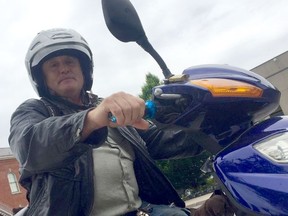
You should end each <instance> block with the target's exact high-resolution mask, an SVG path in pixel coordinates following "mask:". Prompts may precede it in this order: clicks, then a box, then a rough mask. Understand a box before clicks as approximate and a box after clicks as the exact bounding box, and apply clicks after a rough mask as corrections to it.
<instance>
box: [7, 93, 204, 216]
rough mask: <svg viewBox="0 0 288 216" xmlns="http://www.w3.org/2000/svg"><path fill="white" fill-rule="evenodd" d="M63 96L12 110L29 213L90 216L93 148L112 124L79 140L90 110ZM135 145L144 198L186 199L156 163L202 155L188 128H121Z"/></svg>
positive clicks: (12, 142)
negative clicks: (180, 129)
mask: <svg viewBox="0 0 288 216" xmlns="http://www.w3.org/2000/svg"><path fill="white" fill-rule="evenodd" d="M97 102H98V99H97V97H94V100H93V101H92V102H90V103H89V104H88V105H87V106H77V105H74V104H71V103H69V102H66V101H63V100H61V99H59V100H58V99H56V100H49V99H45V100H37V99H29V100H27V101H25V102H24V103H23V104H21V105H20V106H19V107H18V108H17V110H16V111H15V112H14V113H13V115H12V118H11V128H10V132H11V133H10V136H9V143H10V146H11V149H12V151H13V153H14V155H15V157H16V158H17V160H18V161H19V164H20V174H21V177H20V184H21V185H22V186H23V187H24V188H26V190H27V199H28V201H29V207H28V211H27V213H26V215H37V216H39V215H41V216H45V215H53V216H57V215H61V216H65V215H73V216H74V215H75V216H81V215H83V216H86V215H87V216H88V215H89V213H90V211H91V208H92V205H93V202H94V200H93V195H94V191H93V163H92V150H93V148H95V147H97V145H99V144H101V143H103V141H104V140H105V139H106V136H107V128H105V127H104V128H101V129H98V130H95V131H94V132H93V133H92V134H91V135H90V136H89V137H88V138H87V139H86V140H85V141H84V142H80V136H81V130H82V128H83V123H84V119H85V116H86V114H87V112H88V110H89V109H90V108H91V107H94V106H97ZM119 131H120V133H121V134H122V136H124V137H125V138H126V139H128V141H129V142H130V143H131V144H132V145H133V147H134V150H135V155H136V160H135V163H134V168H135V174H136V179H137V182H138V185H139V191H140V194H139V195H140V197H141V199H143V200H145V201H147V202H150V203H154V204H171V203H174V204H175V205H177V206H179V207H184V206H185V204H184V202H183V201H182V200H181V198H180V197H179V196H178V194H177V192H176V191H175V189H174V188H173V186H172V185H171V184H170V182H169V181H168V180H167V178H166V177H165V176H164V175H163V174H162V173H161V171H160V170H159V169H158V168H157V166H156V165H155V162H154V159H171V158H180V157H188V156H194V155H196V154H199V153H200V152H201V151H202V148H201V147H200V146H199V145H198V144H197V143H196V142H195V141H194V139H193V137H192V136H191V135H189V134H187V133H185V132H184V131H179V130H178V131H172V130H159V129H157V127H156V126H155V125H154V124H151V125H150V128H149V129H148V130H147V131H139V130H138V131H137V130H135V129H134V128H132V127H124V128H119Z"/></svg>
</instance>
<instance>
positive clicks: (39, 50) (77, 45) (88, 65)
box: [25, 28, 93, 96]
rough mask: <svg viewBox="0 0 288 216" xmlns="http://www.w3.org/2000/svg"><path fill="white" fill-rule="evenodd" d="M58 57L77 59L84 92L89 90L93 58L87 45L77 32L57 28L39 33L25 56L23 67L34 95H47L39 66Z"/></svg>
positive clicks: (91, 80) (91, 81)
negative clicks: (81, 72)
mask: <svg viewBox="0 0 288 216" xmlns="http://www.w3.org/2000/svg"><path fill="white" fill-rule="evenodd" d="M59 55H72V56H75V57H77V58H78V59H79V61H80V65H81V68H82V71H83V76H84V90H85V91H87V90H88V91H89V90H91V87H92V83H93V57H92V52H91V50H90V48H89V45H88V43H87V42H86V40H85V39H84V38H83V37H82V36H81V35H80V34H79V33H78V32H76V31H74V30H72V29H63V28H58V29H50V30H46V31H41V32H39V33H38V34H37V36H36V37H35V38H34V40H33V41H32V43H31V45H30V47H29V49H28V52H27V54H26V58H25V65H26V68H27V70H28V75H29V78H30V81H31V83H32V86H33V88H34V90H35V91H36V93H37V94H38V95H39V96H44V95H47V94H48V90H47V87H46V85H45V82H44V79H43V75H42V70H41V66H42V64H43V62H44V61H46V60H48V59H50V58H52V57H55V56H59Z"/></svg>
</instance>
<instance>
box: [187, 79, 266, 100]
mask: <svg viewBox="0 0 288 216" xmlns="http://www.w3.org/2000/svg"><path fill="white" fill-rule="evenodd" d="M190 82H191V83H192V84H194V85H198V86H201V87H203V88H207V89H208V90H209V91H210V92H211V94H212V95H213V96H214V97H249V98H259V97H261V96H262V94H263V90H262V89H260V88H258V87H257V86H254V85H251V84H249V83H245V82H241V81H237V80H230V79H219V78H211V79H210V78H208V79H199V80H190Z"/></svg>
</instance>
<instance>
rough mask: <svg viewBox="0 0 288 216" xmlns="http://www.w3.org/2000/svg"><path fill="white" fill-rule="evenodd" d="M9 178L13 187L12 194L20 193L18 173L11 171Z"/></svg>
mask: <svg viewBox="0 0 288 216" xmlns="http://www.w3.org/2000/svg"><path fill="white" fill-rule="evenodd" d="M7 178H8V182H9V186H10V189H11V193H12V194H15V193H19V192H20V188H19V185H18V182H17V178H16V175H15V174H14V173H12V172H10V173H8V175H7Z"/></svg>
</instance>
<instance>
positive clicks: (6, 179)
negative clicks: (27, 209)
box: [0, 148, 27, 216]
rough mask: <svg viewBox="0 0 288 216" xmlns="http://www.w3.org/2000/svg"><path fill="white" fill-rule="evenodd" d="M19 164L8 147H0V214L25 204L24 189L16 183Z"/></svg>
mask: <svg viewBox="0 0 288 216" xmlns="http://www.w3.org/2000/svg"><path fill="white" fill-rule="evenodd" d="M18 169H19V165H18V162H17V160H16V159H15V157H14V156H13V155H12V152H11V150H10V148H0V185H1V187H0V216H10V215H13V209H14V210H15V209H17V208H19V207H20V208H21V207H24V206H26V205H27V200H26V191H25V189H24V188H23V187H21V186H20V185H19V184H18V180H19V171H18Z"/></svg>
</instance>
